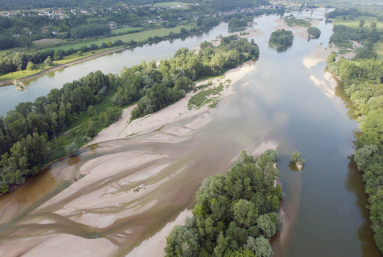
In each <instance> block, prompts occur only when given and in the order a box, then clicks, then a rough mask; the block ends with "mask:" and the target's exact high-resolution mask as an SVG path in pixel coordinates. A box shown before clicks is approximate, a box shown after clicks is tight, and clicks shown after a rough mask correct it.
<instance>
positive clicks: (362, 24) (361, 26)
mask: <svg viewBox="0 0 383 257" xmlns="http://www.w3.org/2000/svg"><path fill="white" fill-rule="evenodd" d="M365 23H366V22H365V20H360V22H359V27H360V28H363V26H364V24H365Z"/></svg>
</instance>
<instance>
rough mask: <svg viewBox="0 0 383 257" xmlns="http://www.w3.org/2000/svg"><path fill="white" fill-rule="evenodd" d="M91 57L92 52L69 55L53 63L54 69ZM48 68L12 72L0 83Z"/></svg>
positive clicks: (40, 67) (99, 50) (1, 79)
mask: <svg viewBox="0 0 383 257" xmlns="http://www.w3.org/2000/svg"><path fill="white" fill-rule="evenodd" d="M115 48H118V47H110V48H104V49H98V50H95V51H94V53H95V54H98V53H102V52H106V51H109V50H113V49H115ZM91 55H93V54H92V52H86V53H83V55H82V56H78V55H77V53H75V54H72V55H68V56H65V57H64V59H63V60H59V61H54V62H53V67H54V66H58V65H61V64H65V63H68V62H73V61H76V60H79V59H82V58H85V57H88V56H91ZM48 68H52V67H46V66H45V64H44V63H39V64H37V65H36V69H35V70H31V71H30V70H22V71H16V72H11V73H8V74H5V75H2V76H0V81H4V80H8V79H20V78H23V77H26V76H30V75H33V74H36V73H38V72H40V71H43V70H46V69H48Z"/></svg>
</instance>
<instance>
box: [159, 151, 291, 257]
mask: <svg viewBox="0 0 383 257" xmlns="http://www.w3.org/2000/svg"><path fill="white" fill-rule="evenodd" d="M274 156H277V160H278V154H277V153H276V152H275V151H273V150H268V151H267V152H265V154H263V155H262V156H261V157H259V158H254V157H253V156H251V155H247V154H246V152H245V151H243V152H242V154H241V156H240V158H239V159H238V160H237V161H235V163H234V167H232V168H231V169H230V170H229V171H228V172H227V173H226V174H220V175H215V176H212V177H210V178H207V179H205V180H204V181H203V182H202V184H201V186H200V188H199V190H198V192H197V203H196V205H195V207H194V210H193V216H192V217H187V218H186V219H185V225H183V226H175V227H174V228H173V230H172V231H171V232H170V234H169V236H168V237H167V238H166V248H165V253H166V256H167V257H177V256H201V257H205V256H206V257H208V256H221V257H223V256H225V257H236V256H238V257H239V256H247V257H256V256H259V257H271V256H273V251H272V248H271V245H270V242H269V240H270V239H271V238H272V237H273V236H274V235H275V234H276V233H277V232H278V231H280V230H281V228H282V220H281V218H280V216H279V215H278V214H277V213H276V211H277V210H278V209H279V206H280V200H281V199H282V198H283V195H284V194H283V192H282V187H281V186H280V185H278V184H277V185H276V186H275V187H274V183H275V181H276V180H277V179H278V177H279V172H278V170H277V169H276V168H275V167H274V161H275V160H273V157H274Z"/></svg>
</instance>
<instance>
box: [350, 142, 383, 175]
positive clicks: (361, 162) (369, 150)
mask: <svg viewBox="0 0 383 257" xmlns="http://www.w3.org/2000/svg"><path fill="white" fill-rule="evenodd" d="M378 151H379V149H378V147H377V146H376V145H365V146H363V147H362V148H360V149H358V150H357V151H356V152H355V157H354V160H355V162H356V165H357V167H358V170H360V171H364V170H365V169H366V167H367V165H368V164H369V163H370V159H371V157H372V156H373V154H374V153H376V152H378Z"/></svg>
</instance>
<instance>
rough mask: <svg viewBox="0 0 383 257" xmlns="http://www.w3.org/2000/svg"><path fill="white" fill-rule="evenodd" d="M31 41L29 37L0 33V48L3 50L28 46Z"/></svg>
mask: <svg viewBox="0 0 383 257" xmlns="http://www.w3.org/2000/svg"><path fill="white" fill-rule="evenodd" d="M30 46H32V41H31V39H30V37H27V36H21V37H14V36H13V35H9V34H0V50H5V49H9V48H13V47H30Z"/></svg>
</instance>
